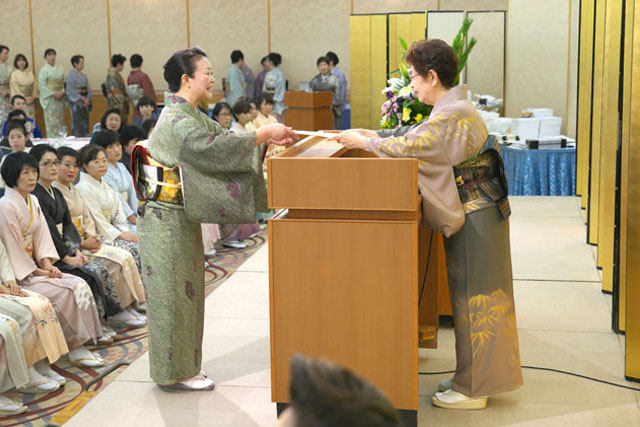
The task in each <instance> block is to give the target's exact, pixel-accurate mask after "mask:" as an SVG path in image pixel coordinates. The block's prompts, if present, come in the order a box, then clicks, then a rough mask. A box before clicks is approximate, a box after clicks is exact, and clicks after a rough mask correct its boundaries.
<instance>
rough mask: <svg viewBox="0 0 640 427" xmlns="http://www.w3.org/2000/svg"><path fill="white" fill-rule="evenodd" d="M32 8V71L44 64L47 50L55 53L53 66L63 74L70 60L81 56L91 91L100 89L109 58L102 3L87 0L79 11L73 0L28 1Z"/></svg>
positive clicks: (105, 10) (102, 0) (103, 2)
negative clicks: (49, 49) (55, 64)
mask: <svg viewBox="0 0 640 427" xmlns="http://www.w3.org/2000/svg"><path fill="white" fill-rule="evenodd" d="M25 3H26V2H25ZM32 5H33V38H34V49H35V52H34V53H35V61H36V67H35V70H36V71H40V68H41V67H42V66H43V65H44V63H45V59H44V51H45V49H47V48H50V47H51V48H54V49H55V50H56V52H57V53H58V55H57V58H56V63H57V64H58V65H61V66H62V68H64V71H65V75H66V74H67V73H68V72H69V70H70V69H71V57H72V56H73V55H76V54H81V55H83V56H84V58H85V59H84V62H85V67H84V72H85V73H86V74H87V77H89V83H90V84H91V88H92V89H93V90H100V84H101V83H102V82H103V81H104V79H105V77H106V75H107V64H108V58H109V50H108V30H107V17H106V12H107V9H106V2H105V1H104V0H88V1H86V2H84V3H83V7H82V8H78V7H77V2H75V1H73V0H59V1H55V2H51V1H48V0H32ZM70 11H73V13H70ZM27 31H28V28H27Z"/></svg>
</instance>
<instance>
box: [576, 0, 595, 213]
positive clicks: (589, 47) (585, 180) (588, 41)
mask: <svg viewBox="0 0 640 427" xmlns="http://www.w3.org/2000/svg"><path fill="white" fill-rule="evenodd" d="M594 18H595V0H582V5H581V8H580V53H579V58H578V61H579V66H580V73H579V80H578V126H577V129H576V132H577V144H578V148H577V150H576V151H577V160H576V171H577V177H576V191H577V192H578V194H580V195H581V198H580V203H581V206H582V207H583V208H585V209H586V208H587V207H588V205H589V169H590V168H589V160H590V154H589V153H590V150H591V104H592V99H591V95H592V87H591V82H592V79H593V41H594ZM585 217H586V215H585Z"/></svg>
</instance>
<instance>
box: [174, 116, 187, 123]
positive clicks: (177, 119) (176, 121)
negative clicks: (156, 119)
mask: <svg viewBox="0 0 640 427" xmlns="http://www.w3.org/2000/svg"><path fill="white" fill-rule="evenodd" d="M182 119H184V116H175V117H174V118H173V120H171V124H172V125H175V124H176V123H178V122H179V121H180V120H182Z"/></svg>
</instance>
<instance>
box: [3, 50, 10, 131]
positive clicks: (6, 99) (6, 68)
mask: <svg viewBox="0 0 640 427" xmlns="http://www.w3.org/2000/svg"><path fill="white" fill-rule="evenodd" d="M8 60H9V48H8V47H7V46H4V45H0V120H1V122H2V123H4V121H5V119H6V118H7V114H9V111H11V96H10V95H11V90H10V89H9V77H10V76H11V71H12V70H11V66H10V65H8V64H7V61H8Z"/></svg>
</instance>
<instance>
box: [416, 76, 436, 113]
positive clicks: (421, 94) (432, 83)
mask: <svg viewBox="0 0 640 427" xmlns="http://www.w3.org/2000/svg"><path fill="white" fill-rule="evenodd" d="M434 74H435V73H434V71H433V70H429V72H428V73H427V75H426V76H422V75H420V74H418V73H417V72H416V71H415V70H411V87H412V88H413V91H414V92H415V94H416V96H417V97H418V100H419V101H420V102H422V103H424V104H427V105H433V104H435V95H436V91H435V87H436V80H437V79H434Z"/></svg>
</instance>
